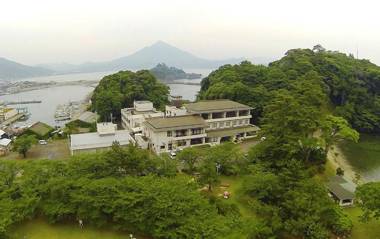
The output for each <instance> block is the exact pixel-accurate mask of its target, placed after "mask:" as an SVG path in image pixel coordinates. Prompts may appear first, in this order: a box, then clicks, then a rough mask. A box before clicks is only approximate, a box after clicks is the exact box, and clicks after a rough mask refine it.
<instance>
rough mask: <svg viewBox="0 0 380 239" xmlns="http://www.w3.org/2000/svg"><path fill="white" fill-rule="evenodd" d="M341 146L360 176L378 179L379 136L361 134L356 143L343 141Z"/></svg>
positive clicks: (379, 162) (379, 158)
mask: <svg viewBox="0 0 380 239" xmlns="http://www.w3.org/2000/svg"><path fill="white" fill-rule="evenodd" d="M341 148H342V150H343V152H344V155H345V156H346V158H347V160H348V161H349V162H350V164H351V165H352V167H353V168H354V169H355V170H357V171H358V172H359V173H360V174H361V175H362V176H364V177H365V178H366V179H371V180H380V136H372V135H366V134H361V136H360V140H359V142H358V143H353V142H344V143H342V144H341Z"/></svg>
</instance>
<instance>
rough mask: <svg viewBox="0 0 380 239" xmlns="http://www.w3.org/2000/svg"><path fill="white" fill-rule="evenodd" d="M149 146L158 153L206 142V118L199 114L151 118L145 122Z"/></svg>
mask: <svg viewBox="0 0 380 239" xmlns="http://www.w3.org/2000/svg"><path fill="white" fill-rule="evenodd" d="M143 127H144V130H143V136H144V138H145V139H146V140H147V141H148V148H149V149H151V150H153V151H154V152H156V153H164V152H169V151H171V150H174V149H182V148H186V147H190V146H194V145H201V144H204V143H205V142H206V137H207V135H206V127H207V124H206V122H205V121H204V119H203V118H202V117H200V116H198V115H184V116H177V117H166V118H150V119H147V120H146V121H145V122H144V123H143Z"/></svg>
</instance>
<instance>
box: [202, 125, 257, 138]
mask: <svg viewBox="0 0 380 239" xmlns="http://www.w3.org/2000/svg"><path fill="white" fill-rule="evenodd" d="M258 130H260V128H259V127H257V126H256V125H247V126H241V127H233V128H226V129H217V130H210V131H207V132H206V133H207V137H225V136H234V135H237V134H240V133H245V132H252V131H258Z"/></svg>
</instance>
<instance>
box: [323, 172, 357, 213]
mask: <svg viewBox="0 0 380 239" xmlns="http://www.w3.org/2000/svg"><path fill="white" fill-rule="evenodd" d="M327 188H328V190H329V194H330V196H331V197H332V198H334V200H335V201H337V202H338V203H339V206H342V207H345V206H352V205H353V204H354V198H355V190H356V185H355V184H354V183H353V182H351V181H349V180H347V179H345V178H344V177H342V176H338V175H336V176H333V177H331V178H330V180H329V182H328V184H327Z"/></svg>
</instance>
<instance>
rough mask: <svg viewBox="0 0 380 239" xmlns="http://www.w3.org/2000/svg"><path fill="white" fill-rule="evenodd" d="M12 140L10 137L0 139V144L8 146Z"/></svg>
mask: <svg viewBox="0 0 380 239" xmlns="http://www.w3.org/2000/svg"><path fill="white" fill-rule="evenodd" d="M11 142H12V140H10V139H0V146H2V147H8V145H9V144H10V143H11Z"/></svg>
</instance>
